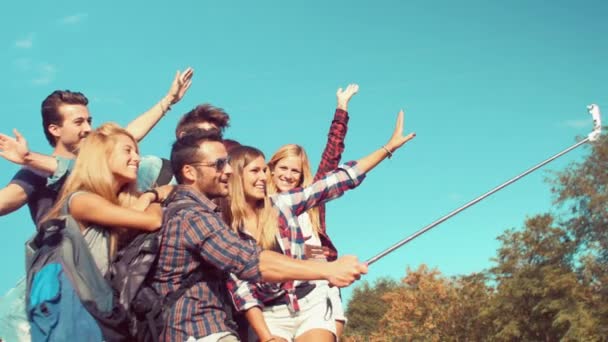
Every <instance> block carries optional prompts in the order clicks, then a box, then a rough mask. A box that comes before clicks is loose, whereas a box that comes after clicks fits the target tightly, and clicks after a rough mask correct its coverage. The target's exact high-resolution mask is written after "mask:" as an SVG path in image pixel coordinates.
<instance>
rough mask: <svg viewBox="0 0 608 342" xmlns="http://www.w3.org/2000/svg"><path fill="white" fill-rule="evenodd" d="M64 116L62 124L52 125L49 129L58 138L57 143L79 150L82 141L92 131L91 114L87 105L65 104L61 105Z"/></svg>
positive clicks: (69, 148)
mask: <svg viewBox="0 0 608 342" xmlns="http://www.w3.org/2000/svg"><path fill="white" fill-rule="evenodd" d="M59 113H61V116H62V117H63V122H62V123H61V125H50V126H49V131H50V132H51V134H52V135H53V136H55V138H56V143H57V145H62V146H64V147H65V149H66V150H67V151H70V152H75V151H77V150H78V147H79V145H80V142H81V141H82V140H83V139H84V138H86V136H87V135H88V134H89V133H91V120H92V119H91V116H90V114H89V109H88V108H87V106H84V105H79V104H64V105H61V106H60V107H59Z"/></svg>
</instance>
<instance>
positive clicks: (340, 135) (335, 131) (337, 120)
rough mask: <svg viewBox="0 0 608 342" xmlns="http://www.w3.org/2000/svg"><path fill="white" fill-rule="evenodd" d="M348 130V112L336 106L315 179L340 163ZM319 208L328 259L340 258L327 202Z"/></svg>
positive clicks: (322, 244) (323, 240)
mask: <svg viewBox="0 0 608 342" xmlns="http://www.w3.org/2000/svg"><path fill="white" fill-rule="evenodd" d="M347 131H348V112H346V111H344V110H342V109H338V108H336V113H335V114H334V119H333V121H332V122H331V126H329V134H328V135H327V143H326V144H325V149H324V150H323V154H322V155H321V162H320V163H319V167H318V168H317V173H316V174H315V178H314V180H315V181H317V180H319V179H321V178H322V177H323V176H324V175H325V174H326V173H328V172H330V171H333V170H335V169H336V168H337V167H338V165H339V164H340V160H341V159H342V152H344V138H345V137H346V132H347ZM318 208H319V222H320V224H321V227H320V228H321V231H320V232H319V239H320V240H321V246H323V247H325V249H327V251H328V252H329V254H328V255H327V260H328V261H334V260H336V259H337V258H338V249H337V248H336V246H334V244H333V242H332V241H331V239H330V238H329V235H328V234H327V226H326V225H325V204H321V205H320V206H318Z"/></svg>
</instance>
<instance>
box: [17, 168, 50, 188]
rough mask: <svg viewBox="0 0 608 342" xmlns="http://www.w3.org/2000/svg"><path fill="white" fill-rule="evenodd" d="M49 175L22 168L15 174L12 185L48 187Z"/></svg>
mask: <svg viewBox="0 0 608 342" xmlns="http://www.w3.org/2000/svg"><path fill="white" fill-rule="evenodd" d="M46 177H47V175H46V174H44V173H43V172H40V171H38V170H34V169H31V168H29V167H25V166H24V167H22V168H21V169H19V171H17V172H16V173H15V175H14V176H13V178H12V179H11V181H10V183H13V184H17V185H20V186H22V187H23V186H28V185H29V186H33V187H42V186H46Z"/></svg>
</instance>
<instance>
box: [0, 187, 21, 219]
mask: <svg viewBox="0 0 608 342" xmlns="http://www.w3.org/2000/svg"><path fill="white" fill-rule="evenodd" d="M26 203H27V194H26V192H25V190H24V189H23V188H22V187H20V186H19V185H17V184H13V183H11V184H9V185H7V186H6V187H4V188H2V189H0V216H4V215H7V214H10V213H12V212H13V211H15V210H17V209H19V208H21V207H22V206H23V205H25V204H26Z"/></svg>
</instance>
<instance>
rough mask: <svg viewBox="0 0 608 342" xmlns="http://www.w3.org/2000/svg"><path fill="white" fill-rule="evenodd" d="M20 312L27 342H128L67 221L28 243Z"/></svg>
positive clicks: (111, 297)
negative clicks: (27, 325) (29, 338)
mask: <svg viewBox="0 0 608 342" xmlns="http://www.w3.org/2000/svg"><path fill="white" fill-rule="evenodd" d="M27 247H28V249H29V253H30V254H29V255H28V257H27V262H26V263H27V265H26V267H27V268H26V273H27V289H26V295H25V299H26V309H27V316H28V320H29V322H30V331H31V336H32V341H34V342H37V341H75V340H78V341H128V340H129V336H128V320H127V318H126V314H125V313H124V311H123V310H122V309H121V307H120V306H119V305H118V303H117V300H116V299H115V292H114V290H113V289H112V287H111V286H110V284H109V282H108V281H107V280H106V279H105V278H104V276H103V275H102V274H101V272H100V271H99V269H98V268H97V266H96V264H95V261H94V259H93V256H92V255H91V252H90V251H89V248H88V246H87V244H86V242H85V241H84V238H83V236H82V234H81V232H80V228H79V226H78V224H77V223H76V221H75V220H74V219H73V218H72V217H71V216H70V215H63V216H61V217H59V218H57V219H51V220H48V221H46V222H43V223H42V224H41V225H40V228H39V230H38V233H37V234H36V235H35V236H34V238H33V239H31V240H30V241H28V243H27Z"/></svg>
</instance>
